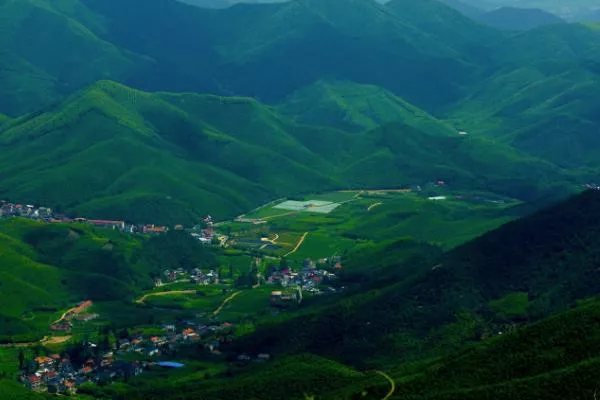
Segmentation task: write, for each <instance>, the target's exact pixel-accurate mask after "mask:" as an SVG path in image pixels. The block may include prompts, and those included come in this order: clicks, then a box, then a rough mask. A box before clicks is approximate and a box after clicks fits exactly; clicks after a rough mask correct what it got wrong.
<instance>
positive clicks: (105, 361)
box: [19, 352, 147, 395]
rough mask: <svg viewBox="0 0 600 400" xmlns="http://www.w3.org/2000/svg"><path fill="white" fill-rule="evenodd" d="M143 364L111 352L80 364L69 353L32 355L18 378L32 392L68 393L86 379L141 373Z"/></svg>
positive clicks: (105, 379)
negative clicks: (121, 357)
mask: <svg viewBox="0 0 600 400" xmlns="http://www.w3.org/2000/svg"><path fill="white" fill-rule="evenodd" d="M144 367H147V363H141V362H137V361H134V362H131V361H118V360H116V359H115V356H114V354H113V352H107V353H106V354H104V355H103V356H102V357H100V358H89V359H87V360H86V361H85V362H84V363H83V364H82V365H74V364H73V363H72V362H71V360H70V359H69V357H68V356H61V355H59V354H52V355H51V356H49V357H46V356H38V357H36V358H35V359H33V360H32V361H31V362H30V363H29V365H27V366H26V367H25V368H24V369H23V371H22V373H21V376H20V378H19V379H20V381H21V382H22V383H23V384H24V385H25V387H27V388H28V389H30V390H32V391H35V392H46V391H47V392H49V393H54V394H64V395H69V394H74V393H76V391H77V388H78V387H80V386H81V385H83V384H85V383H107V382H112V381H114V380H116V379H119V378H122V379H127V378H129V377H132V376H137V375H140V374H141V373H142V372H143V369H144Z"/></svg>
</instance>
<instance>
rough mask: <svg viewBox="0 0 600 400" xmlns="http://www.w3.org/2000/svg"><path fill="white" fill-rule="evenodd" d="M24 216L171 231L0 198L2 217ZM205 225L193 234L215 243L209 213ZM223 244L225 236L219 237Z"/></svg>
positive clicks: (147, 231)
mask: <svg viewBox="0 0 600 400" xmlns="http://www.w3.org/2000/svg"><path fill="white" fill-rule="evenodd" d="M3 217H4V218H8V217H23V218H30V219H36V220H40V221H46V222H49V223H86V224H90V225H93V226H95V227H98V228H106V229H114V230H118V231H121V232H126V233H132V234H133V233H142V234H163V233H167V232H168V231H169V227H167V226H162V225H154V224H146V225H136V224H130V223H127V222H125V221H113V220H103V219H87V218H69V217H67V216H65V215H61V214H57V213H55V212H53V211H52V209H51V208H48V207H36V206H33V205H23V204H13V203H11V202H8V201H6V200H0V218H3ZM204 223H205V226H204V227H201V226H195V227H194V229H192V233H191V235H192V236H193V237H194V238H196V239H198V240H199V241H200V242H202V243H213V241H214V239H215V237H216V236H217V235H216V234H215V231H214V221H213V219H212V217H211V216H210V215H209V216H207V217H206V218H205V219H204ZM173 229H174V230H176V231H177V230H181V231H182V230H184V229H185V228H184V226H183V225H175V226H174V227H173ZM217 238H219V239H220V242H221V243H222V244H223V242H224V240H225V238H224V237H217Z"/></svg>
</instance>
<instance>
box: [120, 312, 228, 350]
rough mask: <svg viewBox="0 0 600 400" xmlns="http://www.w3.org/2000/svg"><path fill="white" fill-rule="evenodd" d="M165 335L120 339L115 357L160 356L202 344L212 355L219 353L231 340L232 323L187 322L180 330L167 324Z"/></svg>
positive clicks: (164, 327)
mask: <svg viewBox="0 0 600 400" xmlns="http://www.w3.org/2000/svg"><path fill="white" fill-rule="evenodd" d="M162 329H163V332H164V333H163V334H162V335H154V336H144V335H134V336H132V337H130V338H125V339H120V340H119V341H118V342H117V344H116V354H118V355H119V354H126V353H136V354H138V355H141V356H147V357H159V356H169V355H172V354H173V353H174V352H175V351H176V350H177V349H178V348H180V347H182V346H185V345H189V344H196V345H197V344H202V345H204V348H206V350H207V351H209V352H210V353H212V354H220V351H219V348H220V346H221V344H222V343H223V342H224V341H226V340H229V339H228V338H229V337H230V335H231V333H232V332H233V324H231V323H229V322H224V323H210V324H202V323H197V322H195V321H184V322H183V325H182V326H181V327H180V329H177V327H176V325H175V324H165V325H163V327H162Z"/></svg>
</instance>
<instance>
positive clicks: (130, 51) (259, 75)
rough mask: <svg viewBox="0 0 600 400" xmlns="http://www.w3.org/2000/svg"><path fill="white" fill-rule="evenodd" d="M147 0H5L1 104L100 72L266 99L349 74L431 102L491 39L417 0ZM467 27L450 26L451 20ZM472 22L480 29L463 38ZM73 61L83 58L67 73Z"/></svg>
mask: <svg viewBox="0 0 600 400" xmlns="http://www.w3.org/2000/svg"><path fill="white" fill-rule="evenodd" d="M427 3H429V2H427ZM144 4H145V5H144V7H143V8H140V7H138V6H139V3H138V1H137V0H125V1H118V2H117V1H114V0H109V1H99V0H74V1H71V2H49V1H48V0H36V1H33V0H27V1H24V2H8V3H5V4H4V5H3V10H2V11H3V13H2V14H3V15H4V16H5V18H4V19H1V20H0V29H2V30H3V31H5V32H7V34H6V35H3V42H1V43H0V45H1V46H0V47H1V48H2V51H3V52H6V57H10V58H11V59H12V61H11V62H10V65H12V66H13V67H11V68H6V69H5V70H4V69H0V71H3V72H2V73H3V74H5V75H4V77H3V79H5V80H6V81H7V85H6V87H5V88H4V89H3V90H5V91H6V96H9V97H7V100H6V104H0V106H3V108H2V110H3V111H4V112H5V113H9V114H11V115H17V114H20V113H22V112H24V111H31V110H32V109H35V108H39V107H40V106H42V105H48V104H50V103H52V102H53V101H56V100H57V99H60V98H61V97H63V96H64V95H65V94H70V93H72V92H73V91H75V90H79V89H81V88H82V87H84V86H87V85H89V84H91V83H92V82H93V81H97V80H100V79H114V80H118V81H120V82H123V83H125V84H129V85H131V86H134V87H136V88H140V89H145V90H166V91H171V92H189V91H193V92H209V93H218V94H223V95H244V96H252V97H255V98H258V99H261V100H262V101H267V102H272V101H277V100H280V99H282V98H283V97H285V96H286V95H289V94H290V93H292V92H293V91H295V90H297V89H299V88H301V87H304V86H306V85H309V84H311V83H313V82H316V81H318V80H322V79H338V80H351V81H356V82H359V83H369V84H375V85H378V86H382V87H385V88H387V89H389V90H392V91H393V92H394V93H396V94H398V95H400V96H402V97H405V98H406V99H407V100H408V101H410V102H412V103H416V104H417V105H419V106H422V107H423V106H425V107H429V108H432V109H433V108H438V107H439V106H441V105H444V104H446V103H448V102H451V101H453V100H457V99H458V98H460V97H461V95H462V92H463V90H464V88H465V87H466V86H468V85H469V83H470V80H471V79H472V76H473V74H476V73H477V72H479V71H481V69H482V68H481V66H480V65H477V63H476V62H475V61H476V59H477V57H479V56H478V55H477V54H476V52H475V51H472V52H469V53H465V52H463V50H465V45H467V44H468V45H469V46H474V48H478V49H482V46H483V45H485V44H486V42H487V41H489V40H490V39H492V38H493V34H492V33H491V32H488V33H486V35H482V34H481V33H482V31H481V29H480V28H476V27H475V26H472V24H467V22H470V21H468V19H466V18H463V17H462V16H461V15H459V14H458V13H456V14H457V15H458V17H457V15H452V14H449V13H448V11H451V12H453V10H450V9H448V8H447V7H445V6H442V7H443V8H442V9H441V11H440V10H438V8H439V7H438V6H437V5H435V6H434V7H433V8H432V7H431V5H430V4H425V3H424V4H423V5H422V6H419V5H417V6H416V7H415V6H414V5H413V6H411V7H412V10H411V12H410V13H409V14H402V15H400V14H399V13H396V12H392V11H391V10H392V7H391V6H384V5H381V4H377V3H375V2H373V1H371V0H335V1H334V0H325V1H316V0H294V1H291V2H286V3H275V4H261V5H248V4H239V5H236V6H234V7H230V8H227V9H221V10H210V9H203V8H200V7H193V6H189V5H186V4H184V3H181V2H178V1H174V0H148V1H146V2H145V3H144ZM444 9H447V10H444ZM432 12H435V13H436V15H435V18H436V20H437V22H438V23H437V25H436V26H439V27H440V29H439V30H438V31H432V30H431V29H430V28H431V27H432V26H433V25H431V24H423V22H424V19H423V16H425V15H430V16H433V14H431V13H432ZM457 18H463V20H461V21H462V22H459V21H458V20H457ZM174 21H177V22H176V23H174ZM464 24H467V25H465V27H464V28H463V29H462V30H461V32H459V33H458V35H451V33H452V32H453V29H448V27H449V26H452V25H453V26H455V27H460V26H461V25H464ZM31 27H35V29H37V30H40V31H43V32H46V33H48V34H47V35H45V36H44V37H54V38H61V40H60V41H61V43H69V44H70V45H69V46H63V47H61V48H55V47H56V43H57V42H58V40H55V41H54V42H52V41H50V42H48V43H46V42H45V39H43V38H40V37H38V36H36V37H33V36H31V34H30V32H33V31H34V29H32V28H31ZM471 27H472V28H473V29H479V30H475V31H474V32H472V34H471V35H466V31H467V30H469V29H471ZM477 32H479V33H477ZM3 58H4V57H3ZM84 60H87V62H84ZM90 60H91V61H90ZM19 64H21V65H20V67H19V68H18V69H14V66H15V65H19ZM73 65H82V67H81V68H78V69H77V72H76V73H68V71H69V69H70V68H72V66H73ZM442 66H443V68H442ZM440 71H442V72H443V73H440ZM17 83H19V85H18V86H17ZM18 87H23V89H25V90H21V91H18V90H17V88H18Z"/></svg>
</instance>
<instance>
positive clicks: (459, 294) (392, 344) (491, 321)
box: [245, 192, 600, 367]
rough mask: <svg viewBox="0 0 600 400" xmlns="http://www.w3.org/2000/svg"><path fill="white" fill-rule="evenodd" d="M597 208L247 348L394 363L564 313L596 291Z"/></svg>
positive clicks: (487, 243)
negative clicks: (557, 313) (314, 353)
mask: <svg viewBox="0 0 600 400" xmlns="http://www.w3.org/2000/svg"><path fill="white" fill-rule="evenodd" d="M599 205H600V193H598V192H586V193H584V194H581V195H579V196H577V197H575V198H573V199H571V200H569V201H567V202H565V203H561V204H559V205H557V206H555V207H552V208H550V209H547V210H545V211H542V212H540V213H537V214H535V215H533V216H531V217H526V218H524V219H522V220H518V221H515V222H511V223H508V224H507V225H505V226H503V227H501V228H499V229H497V230H495V231H492V232H490V233H488V234H486V235H484V236H482V237H481V238H479V239H476V240H474V241H473V242H471V243H468V244H466V245H463V246H461V247H458V248H456V249H455V250H453V251H451V252H450V253H448V254H446V255H445V256H443V257H442V258H441V259H439V261H437V262H436V263H433V265H431V264H429V265H428V264H427V263H425V264H423V265H421V266H420V267H419V268H420V269H421V271H422V272H421V273H418V272H417V273H414V272H412V273H411V274H409V275H406V276H404V277H403V278H400V279H399V280H398V281H396V283H392V284H390V283H386V280H383V281H381V282H379V283H378V284H377V285H378V286H379V287H378V289H376V290H371V291H368V292H365V293H361V294H357V295H353V296H349V297H348V298H347V299H345V300H342V301H340V302H339V304H337V305H335V306H333V307H330V308H326V309H322V310H316V311H314V312H313V313H308V314H307V315H305V316H303V317H299V318H296V319H292V320H290V321H287V322H283V323H282V324H280V325H272V326H265V327H264V328H263V329H259V331H257V333H256V334H254V335H251V336H250V337H249V338H248V341H247V342H246V343H245V344H246V345H247V346H251V347H252V348H257V349H271V350H273V349H276V350H279V351H282V352H284V353H285V352H294V351H307V350H308V351H313V352H317V353H319V354H326V355H329V356H332V357H335V358H338V359H341V360H345V361H347V362H351V363H353V364H354V365H363V366H371V367H372V366H374V365H376V366H382V365H393V364H396V365H397V364H398V363H399V362H401V361H402V360H410V359H415V358H422V357H427V356H431V355H434V354H438V355H439V354H445V353H446V352H447V351H448V350H449V349H452V348H459V347H461V346H462V345H464V344H465V343H469V342H478V341H479V340H481V339H484V338H486V337H489V336H490V335H496V334H497V333H498V332H505V331H507V330H510V329H512V328H511V327H513V326H514V325H515V324H516V325H519V324H521V323H524V322H531V321H536V320H539V319H542V318H544V317H547V316H549V315H552V314H554V313H556V312H560V311H563V310H566V309H568V308H569V307H572V306H574V305H576V302H577V300H579V299H585V298H588V297H591V296H594V295H596V294H597V293H598V289H597V288H598V284H599V283H600V282H598V280H599V279H600V278H599V275H598V274H597V268H598V255H599V254H600V242H599V239H598V238H599V237H600V236H599V235H598V229H600V228H598V225H597V223H596V221H597V219H598V217H600V206H599ZM349 262H351V260H349ZM392 265H394V264H392ZM390 267H391V266H390ZM394 267H395V268H398V270H399V271H403V270H405V269H406V266H402V265H396V266H394ZM415 267H416V265H413V266H412V268H410V269H409V270H410V271H415ZM419 268H416V270H417V271H418V269H419ZM407 271H408V270H407ZM388 282H389V281H388ZM291 332H293V334H291Z"/></svg>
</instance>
